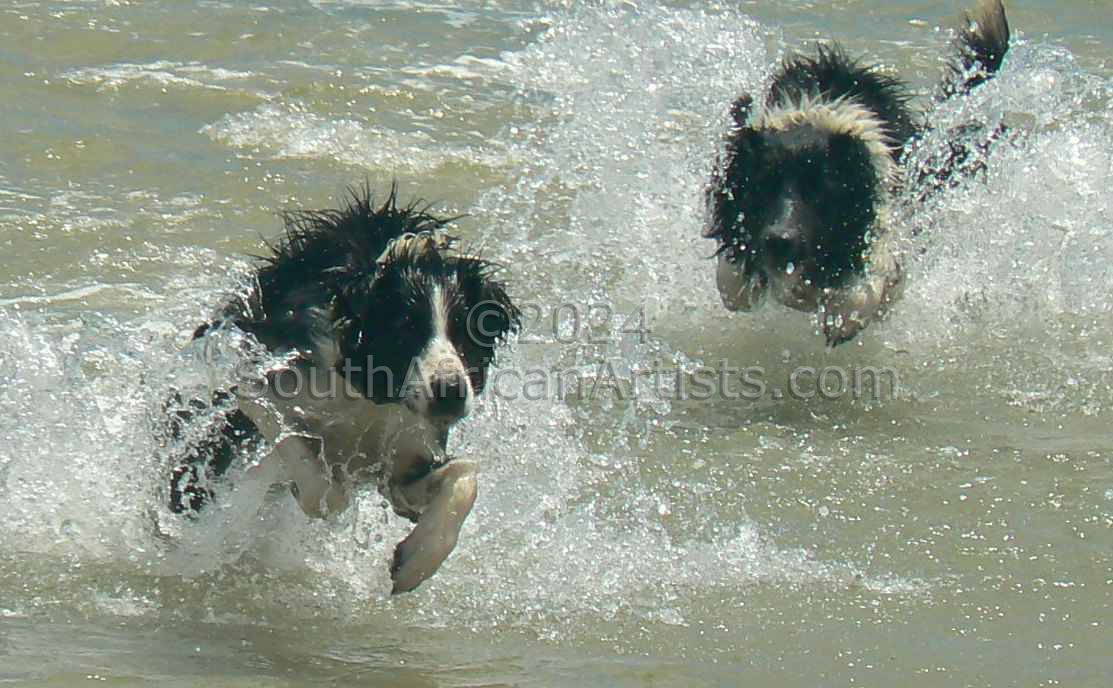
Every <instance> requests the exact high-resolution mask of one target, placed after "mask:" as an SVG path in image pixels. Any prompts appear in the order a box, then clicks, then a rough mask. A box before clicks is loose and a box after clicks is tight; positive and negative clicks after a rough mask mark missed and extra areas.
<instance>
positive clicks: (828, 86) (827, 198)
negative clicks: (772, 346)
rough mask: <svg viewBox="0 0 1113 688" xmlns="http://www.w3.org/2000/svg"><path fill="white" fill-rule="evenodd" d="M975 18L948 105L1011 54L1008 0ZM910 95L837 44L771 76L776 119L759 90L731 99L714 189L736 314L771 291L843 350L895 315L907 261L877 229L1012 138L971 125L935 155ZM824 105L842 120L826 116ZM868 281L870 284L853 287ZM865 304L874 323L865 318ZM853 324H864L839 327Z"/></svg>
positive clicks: (948, 88) (988, 0) (985, 0)
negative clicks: (757, 106)
mask: <svg viewBox="0 0 1113 688" xmlns="http://www.w3.org/2000/svg"><path fill="white" fill-rule="evenodd" d="M973 16H974V17H975V18H976V22H974V21H973V20H972V19H971V15H966V20H967V26H966V27H965V28H964V29H963V30H962V31H961V33H960V36H959V49H958V54H957V57H956V58H955V62H954V63H953V64H952V65H951V66H950V67H949V69H948V75H947V78H946V79H945V81H944V83H943V85H942V86H941V89H940V90H941V92H942V93H943V94H944V95H945V96H947V97H951V96H956V95H964V94H966V93H968V92H969V91H970V89H972V88H975V87H976V86H977V85H979V84H981V83H982V82H984V81H985V80H986V79H988V78H990V77H991V76H992V75H993V74H994V73H995V72H996V71H997V70H998V69H999V68H1000V66H1001V63H1002V60H1003V58H1004V55H1005V53H1006V51H1007V49H1008V41H1009V28H1008V22H1007V20H1006V19H1005V16H1004V9H1003V6H1002V5H1001V2H1000V0H979V4H978V7H977V9H976V10H975V12H974V14H973ZM909 98H910V92H909V90H908V88H907V87H906V86H905V84H904V83H903V82H902V81H901V80H900V79H898V78H896V77H892V76H889V75H886V74H883V73H880V72H878V71H877V70H876V69H875V68H873V67H870V66H866V65H863V64H862V63H861V62H859V61H858V60H856V59H854V58H851V57H849V56H848V55H847V54H846V52H845V51H844V50H843V49H842V48H840V47H838V46H837V45H835V46H831V47H824V46H820V47H819V48H818V49H817V51H816V53H815V54H814V56H813V55H794V56H792V57H789V58H788V59H786V60H785V61H784V62H783V63H782V64H781V66H780V68H779V69H778V70H777V71H776V73H775V74H774V76H773V78H772V81H771V83H770V87H769V92H768V95H767V96H766V98H765V100H764V110H765V113H764V114H763V113H758V115H757V116H755V113H754V112H753V110H754V99H753V98H752V97H751V96H750V95H748V94H743V95H742V96H741V97H739V98H738V99H737V100H736V101H735V102H734V103H733V104H732V106H731V111H730V114H731V119H732V121H733V126H732V127H731V129H730V130H729V131H728V133H727V136H726V145H725V148H724V152H723V156H722V158H721V160H720V162H719V163H718V164H717V165H716V166H715V169H714V172H713V173H712V177H711V180H710V183H709V185H708V188H707V191H706V201H707V207H708V218H709V222H708V225H707V227H706V229H705V232H704V235H705V236H707V237H709V238H711V239H714V240H716V241H717V242H718V250H717V251H716V255H717V256H719V260H720V272H719V277H718V279H719V289H720V293H721V294H722V296H723V298H724V303H726V304H727V306H728V308H731V309H733V310H750V309H751V308H754V307H756V306H757V305H759V304H760V301H761V298H762V296H763V295H764V294H766V293H769V292H771V293H773V294H774V295H775V296H776V298H777V299H778V300H779V301H780V302H781V303H783V304H784V305H787V306H790V307H792V308H796V309H798V310H805V311H816V312H817V313H818V314H819V315H820V325H821V327H822V328H823V330H824V332H825V334H826V335H827V339H828V343H829V344H832V345H834V344H838V343H840V342H842V341H846V340H848V339H849V338H851V337H853V336H854V335H855V334H856V333H857V331H858V330H860V329H861V327H864V326H865V324H866V323H868V322H869V320H870V319H872V318H874V317H880V316H882V315H884V312H885V310H886V308H887V306H888V303H889V302H890V301H891V300H892V298H893V295H894V294H895V293H896V292H897V287H898V286H899V283H900V280H901V277H900V274H901V269H900V265H899V262H898V261H897V260H896V257H895V255H894V254H893V253H892V252H891V251H890V250H889V249H886V250H885V252H884V253H885V255H881V254H880V253H879V251H878V249H877V246H878V240H879V239H880V238H881V237H882V235H883V234H884V232H885V231H886V228H885V227H883V226H881V224H880V223H879V222H878V220H879V218H880V217H881V216H882V213H883V211H884V209H885V207H886V206H887V205H888V204H889V203H890V202H891V200H892V199H893V198H894V197H896V196H902V197H903V196H904V195H905V194H906V193H908V192H909V191H911V195H913V197H915V198H916V199H917V200H918V201H922V200H923V199H924V198H925V197H926V196H927V195H928V194H930V193H931V192H932V190H934V189H937V188H943V187H945V186H947V185H950V184H953V183H956V180H957V179H958V178H961V177H964V176H969V175H973V174H976V173H977V172H979V171H980V170H981V169H983V168H984V162H983V160H984V154H985V152H986V151H987V150H988V148H989V146H990V145H992V143H993V142H994V141H995V140H996V139H997V138H998V137H999V136H1000V135H1001V133H1002V132H1001V130H1000V129H998V130H996V131H992V132H986V131H984V129H982V128H979V127H978V126H976V125H970V126H963V127H959V128H957V129H956V130H955V131H954V132H953V134H954V135H953V136H948V137H947V147H946V149H945V150H940V151H924V150H923V146H922V140H923V135H924V133H925V132H926V131H928V129H929V125H928V124H926V123H925V124H921V123H920V121H921V120H922V119H923V118H922V117H920V116H919V115H917V114H915V113H914V112H913V110H912V109H911V108H910V107H909ZM817 103H819V104H820V105H819V106H817V105H816V104H817ZM795 105H805V106H806V108H807V110H801V111H800V113H799V119H795V118H793V117H792V115H793V113H792V112H791V108H792V107H793V106H795ZM850 105H852V106H854V107H858V108H861V109H862V110H863V111H864V114H862V113H853V111H852V109H851V107H850ZM818 107H822V108H827V111H829V112H830V111H838V112H839V113H840V114H839V116H838V117H836V116H834V115H831V116H827V115H824V114H823V112H824V111H823V110H820V109H818ZM769 113H773V114H772V115H770V114H769ZM805 113H806V114H805ZM825 117H826V119H824V118H825ZM846 117H852V119H853V121H856V122H865V121H866V120H867V119H868V120H870V122H871V123H869V124H868V126H863V127H862V132H864V133H863V134H862V135H861V137H859V136H858V135H856V134H854V133H852V132H853V128H850V127H845V126H844V125H843V124H842V121H843V119H840V118H846ZM873 123H879V124H880V131H881V132H882V134H883V136H884V147H882V146H880V145H878V144H877V143H876V142H873V141H872V139H871V138H870V136H871V135H870V134H868V133H865V132H871V131H876V130H877V127H876V126H875V125H874V124H873ZM912 157H915V163H914V165H913V166H912V172H911V174H910V173H909V167H910V165H909V159H910V158H912ZM882 158H887V160H882ZM882 172H884V178H882ZM908 186H913V187H914V188H912V189H908V188H907V187H908ZM724 261H726V263H725V264H724ZM882 266H884V267H882ZM867 272H868V273H869V274H868V280H867ZM859 278H861V280H866V281H860V280H859ZM856 284H860V285H864V286H863V287H862V289H859V290H858V291H857V292H852V291H850V290H851V289H852V288H855V285H856ZM863 289H864V291H863ZM840 290H845V292H844V293H838V292H839V291H840ZM839 309H845V310H846V313H841V312H839ZM864 310H868V311H870V312H871V313H872V315H868V314H867V315H860V316H859V315H856V314H860V313H862V312H863V311H864ZM845 316H851V317H853V318H859V322H858V323H856V324H854V325H853V326H851V327H845V326H840V325H835V326H832V322H837V321H844V322H845V321H846V320H847V319H848V317H845Z"/></svg>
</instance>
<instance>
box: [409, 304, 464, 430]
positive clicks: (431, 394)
mask: <svg viewBox="0 0 1113 688" xmlns="http://www.w3.org/2000/svg"><path fill="white" fill-rule="evenodd" d="M445 291H446V288H445V286H444V285H440V284H438V285H435V286H433V287H432V289H431V291H430V293H429V296H430V303H429V310H430V313H431V315H432V328H431V332H430V339H429V342H428V344H427V345H426V346H425V348H424V350H423V351H422V352H421V353H420V354H419V355H418V356H417V357H416V358H414V359H413V363H412V365H411V367H410V371H409V373H408V379H407V380H406V384H405V386H404V388H403V391H402V394H403V398H404V400H405V403H406V405H407V406H409V407H410V408H411V409H413V410H414V411H416V412H418V413H420V414H421V415H424V416H431V417H435V418H441V419H444V420H446V421H454V420H457V419H459V418H462V417H464V416H466V415H467V414H468V412H469V411H470V409H471V400H472V397H473V396H474V395H475V391H474V390H473V389H472V383H471V379H470V377H469V375H468V371H467V368H466V366H465V364H464V361H463V359H462V358H461V355H460V352H459V350H458V349H457V346H456V344H455V343H453V341H452V340H451V339H450V338H449V329H448V323H449V320H450V318H451V317H452V316H453V314H452V313H450V312H449V302H448V300H447V299H446V296H445Z"/></svg>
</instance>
